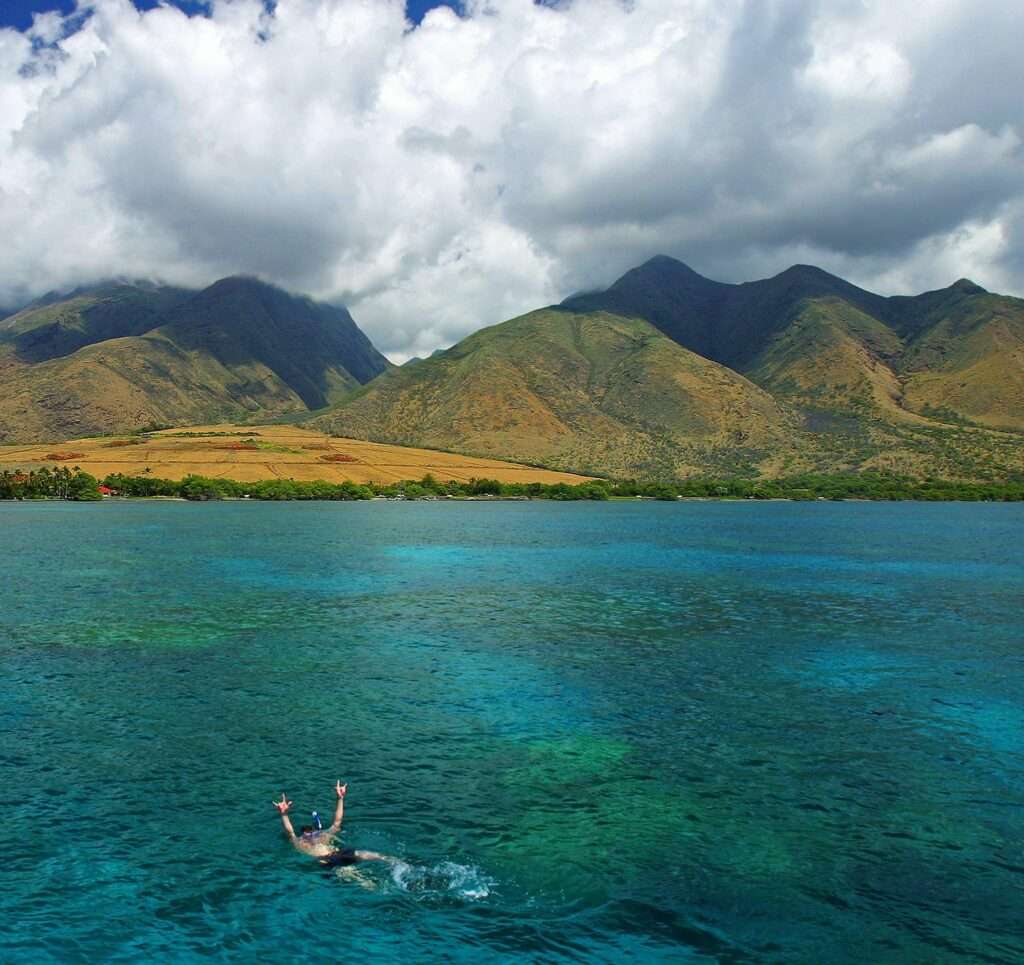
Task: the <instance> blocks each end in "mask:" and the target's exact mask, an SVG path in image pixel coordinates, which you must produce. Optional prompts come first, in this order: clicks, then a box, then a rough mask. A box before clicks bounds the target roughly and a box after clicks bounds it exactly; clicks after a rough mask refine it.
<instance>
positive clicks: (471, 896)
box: [391, 861, 495, 901]
mask: <svg viewBox="0 0 1024 965" xmlns="http://www.w3.org/2000/svg"><path fill="white" fill-rule="evenodd" d="M391 880H392V881H393V882H394V883H395V885H396V886H397V887H398V888H399V889H400V890H402V891H405V892H407V893H409V894H413V895H416V896H418V897H424V898H427V897H440V896H445V895H448V896H456V897H459V898H464V899H466V900H468V901H479V900H480V899H482V898H486V897H487V896H488V895H490V893H491V889H492V888H493V887H494V885H495V882H494V880H493V879H492V878H489V877H488V876H487V875H485V874H484V873H483V872H482V871H481V870H480V869H479V868H475V867H473V866H472V865H464V864H457V863H456V862H454V861H441V862H438V863H437V864H435V865H432V866H426V865H411V864H408V863H406V862H405V861H396V862H395V863H394V864H393V865H392V867H391Z"/></svg>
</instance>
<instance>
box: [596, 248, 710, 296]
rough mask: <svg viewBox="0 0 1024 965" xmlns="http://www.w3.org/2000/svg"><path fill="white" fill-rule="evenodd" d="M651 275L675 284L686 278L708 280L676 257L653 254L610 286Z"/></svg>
mask: <svg viewBox="0 0 1024 965" xmlns="http://www.w3.org/2000/svg"><path fill="white" fill-rule="evenodd" d="M652 275H653V276H657V277H659V278H662V279H666V280H671V281H673V282H675V283H676V284H679V283H680V282H684V281H687V280H690V281H700V282H707V281H709V280H710V279H707V278H705V277H704V276H703V275H702V274H700V272H696V271H694V270H693V269H692V268H691V267H690V266H689V265H688V264H686V263H685V262H682V261H680V260H679V259H678V258H673V257H671V256H670V255H655V256H654V257H653V258H648V259H647V261H645V262H644V263H643V264H642V265H638V266H637V267H636V268H632V269H630V270H629V271H627V272H626V273H625V274H624V275H623V276H622V277H621V278H620V279H619V280H618V281H616V282H615V283H614V284H613V285H612V288H615V287H616V286H619V285H621V284H624V283H626V284H628V283H629V282H631V281H632V280H633V279H635V278H636V277H638V276H652Z"/></svg>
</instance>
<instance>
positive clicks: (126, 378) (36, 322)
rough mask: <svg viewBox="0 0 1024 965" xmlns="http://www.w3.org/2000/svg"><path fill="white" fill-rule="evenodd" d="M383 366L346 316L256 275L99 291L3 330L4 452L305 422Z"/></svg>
mask: <svg viewBox="0 0 1024 965" xmlns="http://www.w3.org/2000/svg"><path fill="white" fill-rule="evenodd" d="M389 367H390V363H389V362H388V361H387V359H386V358H384V356H383V355H381V354H380V353H379V352H378V351H377V350H376V349H375V348H374V347H373V345H372V343H371V342H370V341H369V339H367V338H366V336H365V335H364V334H363V332H362V331H361V330H360V329H359V327H358V326H357V325H356V324H355V322H354V321H353V319H352V317H351V315H350V314H349V313H348V310H347V309H345V308H343V307H338V306H333V305H328V304H325V303H321V302H315V301H314V300H312V299H310V298H308V297H306V296H296V295H292V294H290V293H288V292H286V291H284V290H283V289H281V288H278V287H276V286H273V285H269V284H267V283H265V282H262V281H260V280H259V279H256V278H253V277H251V276H241V275H235V276H230V277H228V278H224V279H220V280H219V281H217V282H214V283H213V284H212V285H210V286H208V287H207V288H205V289H201V290H198V291H195V290H189V289H178V288H173V287H171V286H164V285H160V284H158V283H149V282H146V283H142V284H134V283H128V282H123V281H115V282H105V283H102V284H100V285H98V286H94V287H91V288H84V289H77V290H75V291H74V292H72V293H69V295H68V297H65V298H63V300H61V299H60V298H57V300H54V299H52V298H49V297H44V298H43V299H41V300H37V301H36V302H34V303H32V304H30V305H29V306H28V307H27V308H25V309H22V310H21V311H20V312H17V313H15V314H13V315H11V316H8V317H7V318H5V319H3V320H2V321H0V441H33V440H36V439H45V438H63V437H67V436H71V435H76V434H78V435H82V434H89V433H95V432H103V431H111V430H114V429H117V430H127V429H134V428H140V427H142V426H145V425H148V424H154V423H155V424H165V423H166V424H174V423H177V424H185V423H190V422H205V421H215V420H218V419H246V418H251V417H258V416H279V415H283V414H285V413H287V412H291V411H308V410H309V409H313V408H321V407H324V406H326V405H329V404H330V403H331V402H333V401H336V400H337V399H339V398H341V397H342V396H343V395H345V394H346V393H347V392H349V391H351V390H352V389H353V388H355V387H357V386H358V385H360V384H362V383H363V382H366V381H369V380H370V379H372V378H373V377H374V376H376V375H378V374H380V373H381V372H383V371H385V370H386V369H387V368H389Z"/></svg>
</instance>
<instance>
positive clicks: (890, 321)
mask: <svg viewBox="0 0 1024 965" xmlns="http://www.w3.org/2000/svg"><path fill="white" fill-rule="evenodd" d="M1022 325H1024V302H1022V301H1021V300H1019V299H1015V298H1008V297H1005V296H999V295H992V294H990V293H988V292H986V291H984V289H982V288H980V287H979V286H977V285H974V284H973V283H971V282H968V281H961V282H958V283H956V284H955V285H953V286H951V287H950V288H948V289H944V290H942V291H939V292H928V293H925V294H924V295H919V296H914V297H893V298H886V297H883V296H880V295H876V294H873V293H871V292H868V291H865V290H864V289H861V288H858V287H856V286H855V285H852V284H850V283H849V282H846V281H844V280H843V279H841V278H837V277H836V276H834V275H830V274H829V273H827V272H824V271H822V270H821V269H818V268H814V267H811V266H806V265H797V266H794V267H793V268H790V269H788V270H787V271H784V272H782V273H781V274H779V275H776V276H775V277H773V278H769V279H764V280H761V281H755V282H748V283H745V284H741V285H729V284H724V283H722V282H716V281H712V280H710V279H707V278H704V277H702V276H701V275H699V274H697V273H696V272H694V271H693V270H692V269H690V268H688V267H687V266H686V265H684V264H682V263H681V262H679V261H676V260H674V259H672V258H667V257H664V256H659V257H657V258H654V259H651V261H649V262H647V263H645V264H644V265H641V266H640V267H638V268H635V269H633V270H632V271H630V272H627V273H626V274H625V275H624V276H623V277H622V278H620V279H619V280H618V281H617V282H615V284H613V285H612V286H611V287H610V288H608V289H607V290H606V291H604V292H590V293H586V294H582V295H576V296H573V297H572V298H570V299H567V300H566V301H565V302H563V303H562V304H561V305H558V306H552V307H551V308H549V309H546V310H544V311H541V312H534V313H531V314H530V315H526V316H523V317H522V318H519V319H513V320H512V321H510V322H506V323H503V324H502V325H498V326H495V327H493V328H490V329H485V330H484V331H482V332H478V333H476V334H475V335H471V336H470V337H469V338H467V339H465V340H464V341H463V342H461V343H459V344H458V345H456V346H454V347H453V348H451V349H449V350H448V351H447V352H446V353H444V354H443V355H442V356H441V357H440V358H431V359H427V360H424V361H422V362H418V363H417V364H415V365H411V366H406V367H405V368H404V369H403V370H402V372H401V373H398V372H389V373H388V374H386V375H385V376H383V377H381V378H379V379H377V380H376V381H374V382H373V383H371V384H370V385H369V386H367V387H365V388H364V389H363V390H360V391H359V392H357V393H355V395H354V396H353V397H351V398H349V399H347V400H343V401H342V402H341V403H340V404H338V405H337V406H335V407H333V408H332V409H331V410H329V411H328V412H327V413H325V414H324V415H322V416H320V417H319V418H318V419H317V424H318V425H320V426H322V427H324V428H327V429H329V430H331V431H336V432H339V433H342V434H348V435H355V436H358V437H361V438H366V439H376V440H379V441H384V442H401V443H403V444H407V445H421V446H433V447H437V448H444V449H452V450H456V451H465V452H477V453H482V454H487V455H493V456H501V457H503V458H512V459H518V460H525V461H534V462H540V463H543V464H545V465H551V466H556V467H559V468H565V469H575V470H581V471H587V472H599V471H605V472H610V473H615V474H630V475H679V474H684V475H685V474H690V473H693V472H705V473H707V472H726V471H729V472H760V473H764V474H768V475H773V474H779V473H783V472H794V471H801V470H808V471H845V470H857V469H886V470H893V471H900V472H909V473H912V474H927V473H935V474H939V475H944V476H950V477H960V478H963V477H970V478H992V477H1006V476H1010V475H1014V474H1017V473H1020V472H1022V471H1024V455H1022V454H1024V446H1022V445H1021V443H1022V441H1024V437H1022V435H1021V434H1022V433H1024V365H1022V358H1024V354H1022V353H1024V336H1022ZM659 334H660V335H661V336H663V338H661V339H658V338H657V337H656V336H657V335H659ZM641 343H642V344H643V345H644V350H643V351H640V350H638V346H639V345H640V344H641ZM655 347H656V348H655ZM678 349H683V350H684V351H683V352H681V353H680V352H679V351H677V350H678ZM655 359H656V360H657V361H656V362H655ZM758 389H759V390H760V391H757V390H758Z"/></svg>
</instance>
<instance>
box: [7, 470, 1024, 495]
mask: <svg viewBox="0 0 1024 965" xmlns="http://www.w3.org/2000/svg"><path fill="white" fill-rule="evenodd" d="M105 497H117V498H161V497H162V498H172V499H185V500H189V501H194V502H199V501H207V500H218V499H255V500H268V501H269V500H278V501H287V500H325V501H346V500H360V499H375V498H377V499H379V498H384V499H412V500H416V499H553V500H560V501H572V500H608V499H636V498H641V499H658V500H677V499H790V500H808V499H837V500H840V499H860V500H920V501H969V502H1019V501H1024V480H1022V481H1016V480H1014V481H1007V482H985V483H971V482H959V481H955V480H943V479H916V478H914V477H910V476H897V475H886V474H882V473H857V474H847V475H797V476H788V477H782V478H779V479H769V480H765V479H712V478H692V479H686V480H677V481H673V482H638V481H636V480H607V479H596V480H588V481H586V482H582V483H578V484H576V485H571V484H567V483H554V484H546V483H508V482H499V481H498V480H496V479H471V480H469V481H468V482H460V481H457V480H450V481H445V482H441V481H439V480H437V479H435V478H434V477H433V476H432V475H429V474H428V475H425V476H423V478H421V479H418V480H405V481H402V482H393V483H387V484H384V483H354V482H348V481H346V482H341V483H331V482H325V481H321V480H318V481H313V482H299V481H296V480H293V479H266V480H262V481H259V482H239V481H237V480H233V479H219V478H211V477H208V476H197V475H192V476H185V477H184V478H183V479H180V480H174V479H160V478H157V477H154V476H148V475H145V476H125V475H122V474H120V473H115V474H112V475H109V476H106V477H105V478H104V479H102V480H99V479H97V478H96V477H95V476H92V475H90V474H89V473H87V472H83V471H82V470H81V469H79V468H77V467H75V468H69V467H66V466H58V467H55V468H54V469H50V468H48V467H43V468H41V469H33V470H31V471H28V472H22V471H20V470H13V471H12V470H4V471H3V472H0V500H26V499H28V500H35V499H59V500H72V501H76V502H87V501H95V500H100V499H103V498H105Z"/></svg>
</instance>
